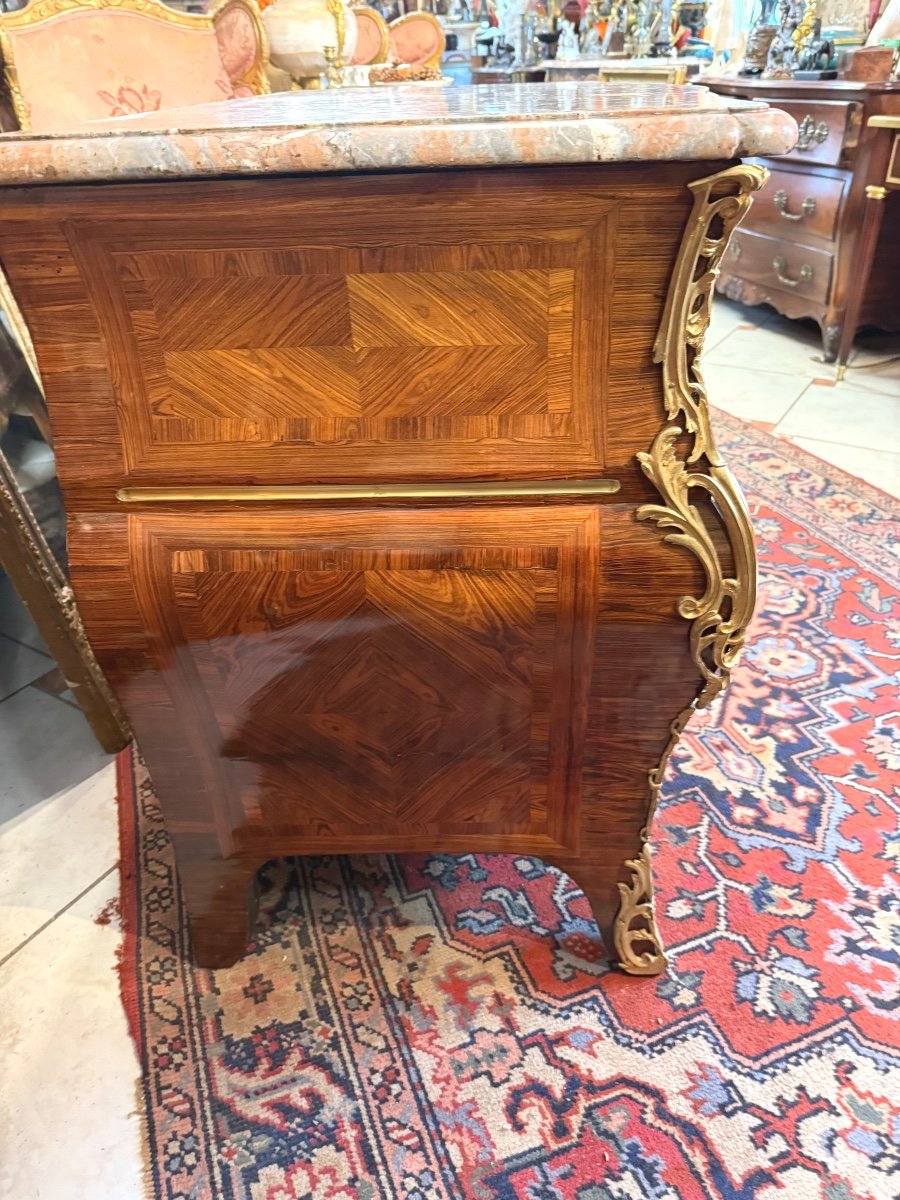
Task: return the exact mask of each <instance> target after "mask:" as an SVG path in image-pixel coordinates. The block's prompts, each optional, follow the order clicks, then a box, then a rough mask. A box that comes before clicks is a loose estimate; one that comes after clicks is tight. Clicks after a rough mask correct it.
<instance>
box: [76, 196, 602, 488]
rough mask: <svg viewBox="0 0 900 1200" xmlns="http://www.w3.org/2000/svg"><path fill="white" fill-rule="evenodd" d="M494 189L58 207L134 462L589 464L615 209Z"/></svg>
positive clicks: (155, 467)
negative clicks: (270, 214)
mask: <svg viewBox="0 0 900 1200" xmlns="http://www.w3.org/2000/svg"><path fill="white" fill-rule="evenodd" d="M552 191H553V190H552V189H551V199H552V198H553V196H552ZM499 199H500V201H501V203H500V205H499V207H498V208H496V209H492V211H491V218H490V220H489V221H488V222H485V220H484V218H483V214H482V213H481V212H479V209H478V208H477V207H476V206H475V205H473V204H472V203H471V202H470V200H468V199H466V200H465V201H464V200H463V198H458V199H457V200H455V201H454V199H453V197H452V196H450V197H448V199H447V202H446V203H445V204H444V205H443V207H442V210H441V211H439V212H438V211H435V209H434V208H433V207H431V206H430V205H425V206H424V207H420V206H413V207H411V209H410V212H409V214H408V216H407V217H405V219H404V220H403V222H401V223H399V224H398V222H397V216H396V213H394V212H392V211H391V209H390V208H389V207H385V206H384V205H383V204H381V203H379V202H378V201H377V200H374V199H373V198H371V197H368V196H365V195H360V196H356V197H353V198H352V199H351V200H349V201H347V202H346V204H345V205H344V206H343V207H342V208H335V207H334V206H329V207H323V206H322V205H321V204H318V203H316V202H314V201H309V202H307V201H305V200H304V198H303V197H302V195H299V194H298V195H297V197H296V199H294V200H293V202H292V203H291V205H290V206H289V208H288V210H287V211H285V212H282V213H281V214H280V216H279V220H278V221H277V222H275V221H274V220H273V221H269V222H262V223H257V224H256V225H252V224H251V225H248V224H245V223H235V222H233V221H231V220H230V219H229V217H228V214H227V213H225V212H222V213H221V214H220V216H219V218H218V219H217V218H216V217H214V216H213V217H212V219H211V214H210V212H209V211H208V209H204V211H203V212H202V213H200V214H197V215H196V217H195V216H194V215H193V214H192V212H191V211H190V209H187V210H185V211H182V212H180V213H179V216H178V218H177V220H174V219H173V218H172V215H171V214H170V213H168V212H165V211H163V212H154V213H148V214H147V216H146V217H145V218H144V219H141V220H140V221H139V222H138V221H135V220H134V219H133V218H132V217H131V216H130V215H129V217H128V218H126V219H124V220H121V221H119V222H116V223H115V224H114V225H112V226H110V225H107V224H102V225H101V224H98V223H96V222H93V221H91V220H84V219H78V220H73V221H71V222H69V224H68V227H67V237H68V239H69V241H70V243H71V245H72V247H73V250H74V252H75V255H76V257H77V259H78V261H79V265H80V269H81V271H82V274H83V277H84V279H85V282H86V284H87V288H88V292H89V294H90V295H91V298H92V301H93V305H94V309H95V311H96V313H97V314H98V317H99V323H100V330H101V333H102V336H103V339H104V341H105V343H106V345H107V347H108V350H109V354H110V356H111V359H112V361H113V362H114V364H115V371H116V375H115V384H116V393H117V400H118V404H119V409H120V421H121V427H122V441H123V449H124V453H125V465H126V470H127V473H128V475H129V476H130V477H131V478H134V479H136V480H137V479H140V478H142V477H144V478H146V477H149V476H152V477H154V478H159V477H161V476H162V475H164V474H168V475H170V476H171V473H172V472H177V471H179V470H181V469H185V470H186V469H187V468H188V467H190V470H191V473H192V475H193V476H194V477H195V478H196V477H197V476H198V475H199V476H203V475H208V476H210V477H215V478H216V479H218V480H225V479H227V478H229V477H232V478H234V477H240V478H241V479H242V480H245V479H248V478H252V479H257V480H260V481H267V480H272V479H274V478H284V477H285V476H286V474H289V477H290V478H291V479H293V480H302V479H316V480H319V481H323V480H327V479H336V478H351V477H359V476H360V475H363V476H369V477H373V476H375V477H382V478H383V477H389V478H393V479H398V478H402V477H409V476H415V475H418V476H421V475H422V474H423V473H425V474H430V475H445V476H452V475H457V476H458V475H472V474H478V475H490V474H495V475H496V474H513V475H516V474H518V475H522V474H534V473H545V472H546V470H547V467H548V465H549V467H550V469H551V471H552V472H554V473H556V474H562V473H567V472H568V473H572V472H577V473H579V474H593V473H597V472H598V471H599V470H600V469H601V466H602V459H603V454H602V427H601V412H602V392H603V375H604V370H605V364H604V350H605V337H604V332H603V307H604V304H603V301H604V292H605V290H607V288H608V281H607V280H606V277H605V272H604V266H605V264H606V260H607V257H608V255H609V249H610V227H609V224H608V221H607V216H608V214H609V212H610V205H609V204H608V203H606V202H605V201H604V200H603V199H601V198H596V197H578V198H577V199H578V202H577V203H574V202H573V197H571V196H565V197H564V196H562V195H560V196H559V197H558V200H559V203H558V205H557V207H556V210H555V211H553V212H552V215H551V218H550V220H549V222H548V220H547V218H546V213H544V212H542V211H540V210H535V208H534V205H533V204H531V203H530V202H528V201H527V200H526V199H525V198H524V197H523V196H522V195H521V194H520V193H518V192H517V191H515V190H512V191H511V192H510V194H509V195H507V196H505V197H500V198H499ZM504 201H505V202H504Z"/></svg>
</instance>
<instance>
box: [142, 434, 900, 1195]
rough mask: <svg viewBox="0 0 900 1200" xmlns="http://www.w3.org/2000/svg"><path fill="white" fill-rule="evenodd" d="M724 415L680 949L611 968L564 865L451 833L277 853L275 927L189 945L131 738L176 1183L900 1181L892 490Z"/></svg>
mask: <svg viewBox="0 0 900 1200" xmlns="http://www.w3.org/2000/svg"><path fill="white" fill-rule="evenodd" d="M717 426H718V429H719V435H720V437H719V440H720V444H721V447H722V449H723V450H724V452H725V454H726V456H727V458H728V460H729V461H730V463H731V464H732V466H733V467H734V468H735V470H736V472H737V473H738V474H739V476H740V477H741V480H742V482H743V484H744V486H745V488H746V490H747V493H748V498H749V502H750V506H751V509H752V511H753V516H754V520H755V527H756V531H757V534H758V537H759V541H760V551H761V596H760V615H759V617H758V618H757V620H756V622H755V628H754V630H753V636H752V638H751V639H750V643H749V648H748V650H747V652H746V654H745V657H744V659H743V662H742V664H741V666H740V667H739V668H738V670H737V671H736V672H735V676H734V683H733V686H732V688H731V690H730V691H729V692H728V693H727V694H726V696H725V697H724V700H722V701H719V702H717V703H716V705H714V706H713V707H712V708H711V709H710V710H708V711H706V712H704V713H703V714H701V715H699V716H698V717H697V718H696V720H695V721H694V723H693V724H692V725H691V726H690V728H689V730H688V733H687V734H686V736H685V737H684V739H683V741H682V743H681V746H680V748H679V749H678V751H677V752H676V754H675V756H674V758H673V762H672V765H671V767H670V770H669V773H668V777H667V779H666V784H665V788H664V802H663V804H662V807H661V810H660V812H659V815H658V817H657V820H656V826H655V837H654V841H655V845H656V854H655V867H656V872H655V873H656V879H657V912H658V916H659V923H660V927H661V931H662V934H663V937H664V939H665V942H666V945H667V947H668V952H669V958H670V963H671V965H670V967H669V970H668V972H667V973H666V974H665V975H663V976H661V977H659V978H656V979H628V978H625V977H624V976H621V975H618V974H615V973H612V972H610V971H608V969H607V967H606V965H605V963H604V962H602V961H601V956H600V947H599V945H598V942H597V935H596V927H595V926H594V925H593V923H592V921H591V919H590V916H589V912H588V908H587V905H586V902H585V900H584V898H583V896H582V895H581V893H580V892H579V891H578V890H577V889H576V888H575V887H574V886H573V885H572V884H571V883H570V882H569V881H568V880H567V879H566V878H565V877H562V876H560V875H559V874H558V873H555V872H554V871H552V870H550V869H548V868H546V867H544V866H543V865H542V864H541V863H540V862H538V861H536V860H534V859H530V858H517V859H514V858H510V857H507V858H504V857H500V856H483V855H469V856H463V857H450V856H447V855H442V854H435V855H410V856H408V857H405V858H396V859H394V858H356V859H338V858H330V859H309V860H299V861H297V862H295V863H280V864H274V865H270V867H268V868H267V869H266V870H265V872H264V885H265V895H264V902H263V907H262V914H261V918H260V922H259V925H258V927H257V940H256V942H255V944H254V945H253V947H252V949H251V951H250V952H248V954H247V956H246V958H245V959H244V960H243V961H242V962H241V963H239V964H238V965H237V966H236V967H234V968H232V969H230V970H227V971H219V972H216V973H212V972H209V971H202V970H195V969H193V968H192V967H191V966H190V963H189V959H188V955H187V949H186V942H187V938H186V931H185V924H184V913H183V909H182V906H181V900H180V897H179V892H178V887H177V883H176V877H175V874H174V870H173V864H172V858H171V853H170V848H169V843H168V840H167V837H166V833H165V830H164V828H163V826H162V823H161V820H160V814H159V810H158V808H157V806H156V803H155V799H154V795H153V790H152V787H151V785H150V783H149V780H148V779H147V776H146V774H145V772H144V771H143V769H142V768H141V767H140V765H135V766H134V767H132V765H131V762H130V760H129V759H127V758H126V759H123V760H122V763H123V766H122V772H121V795H122V805H121V808H122V817H123V822H122V825H123V877H124V880H125V885H124V897H123V898H124V909H125V923H126V948H125V960H124V962H123V970H122V974H123V989H124V994H125V996H126V1003H127V1006H128V1008H129V1013H130V1017H131V1020H132V1024H133V1027H134V1029H135V1031H136V1034H137V1040H138V1045H139V1048H140V1053H141V1056H142V1061H143V1068H144V1076H143V1097H144V1102H145V1105H146V1112H147V1128H148V1155H149V1161H150V1175H151V1176H152V1179H153V1187H154V1195H155V1197H158V1198H160V1200H162V1198H165V1200H223V1198H224V1200H326V1198H327V1200H513V1198H516V1200H647V1198H648V1197H651V1198H654V1200H709V1198H711V1197H712V1198H720V1197H721V1198H727V1200H782V1198H784V1200H896V1197H897V1196H898V1195H900V1090H898V1089H900V1044H898V1043H900V1038H898V1031H900V1020H898V1018H900V889H898V886H897V875H896V868H897V866H898V858H900V833H898V807H900V804H898V796H897V793H896V790H894V785H895V784H896V781H897V774H896V772H897V770H898V768H900V729H898V717H897V713H896V711H895V710H896V703H897V688H896V675H895V671H896V666H897V660H898V656H900V608H898V606H897V603H896V578H894V581H893V583H892V582H891V576H892V573H893V574H894V575H895V576H896V571H897V566H898V555H897V540H898V517H900V506H898V505H897V504H895V503H894V502H892V501H890V500H889V499H888V497H886V496H884V495H882V494H881V493H879V492H876V491H874V490H873V489H871V488H868V487H867V486H866V485H865V484H862V483H860V482H858V481H857V480H853V479H850V478H849V477H846V476H840V475H839V474H838V473H837V472H835V471H834V470H833V469H832V468H825V466H824V464H821V463H819V462H818V461H817V460H815V459H813V458H811V457H809V456H808V455H806V454H804V453H802V452H801V451H799V450H797V449H795V448H793V447H790V446H788V445H786V444H785V443H784V442H781V441H778V440H776V439H774V438H772V437H770V436H769V435H767V434H765V433H761V432H760V431H758V430H756V429H754V428H752V427H750V426H748V425H745V424H742V423H740V422H738V421H736V420H734V419H731V418H728V417H724V416H720V417H719V418H718V420H717ZM892 518H893V520H892ZM892 536H893V543H892V540H891V539H892ZM892 673H894V678H893V679H892ZM892 1069H893V1072H894V1073H893V1075H892V1074H891V1071H892Z"/></svg>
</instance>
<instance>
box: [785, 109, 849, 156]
mask: <svg viewBox="0 0 900 1200" xmlns="http://www.w3.org/2000/svg"><path fill="white" fill-rule="evenodd" d="M778 107H779V108H782V109H784V111H785V112H787V113H790V115H791V116H792V117H793V118H794V120H795V121H796V122H797V128H798V131H799V132H798V137H797V145H796V146H795V147H794V149H793V150H791V151H789V152H788V153H787V154H785V155H784V157H785V158H794V159H796V160H797V161H798V162H817V163H830V164H832V165H836V164H837V163H838V162H839V161H840V158H841V150H842V148H843V145H844V142H845V140H846V137H847V133H848V130H849V128H850V125H851V121H852V118H853V116H854V114H855V113H856V112H857V110H858V109H859V108H860V106H859V105H858V104H853V103H850V102H848V101H839V100H817V101H807V100H779V101H778Z"/></svg>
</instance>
